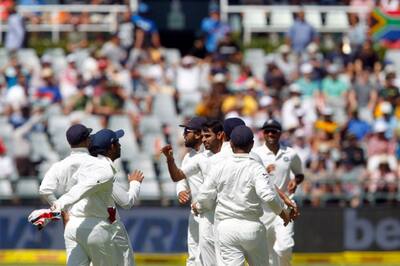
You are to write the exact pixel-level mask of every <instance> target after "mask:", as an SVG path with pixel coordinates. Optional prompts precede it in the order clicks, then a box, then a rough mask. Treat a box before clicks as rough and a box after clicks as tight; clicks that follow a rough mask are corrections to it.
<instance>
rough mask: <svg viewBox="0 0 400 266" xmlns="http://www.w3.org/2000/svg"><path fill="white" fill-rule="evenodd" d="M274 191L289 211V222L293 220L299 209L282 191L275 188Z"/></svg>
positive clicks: (298, 213)
mask: <svg viewBox="0 0 400 266" xmlns="http://www.w3.org/2000/svg"><path fill="white" fill-rule="evenodd" d="M275 190H276V192H277V193H278V195H279V197H280V198H281V199H282V200H283V202H284V203H285V205H286V206H287V207H288V208H289V209H290V217H291V220H294V219H295V218H297V217H298V216H299V215H300V211H299V207H297V204H296V203H295V202H294V201H292V200H291V199H290V198H289V197H288V196H287V195H286V194H285V193H284V192H283V191H282V190H280V189H279V188H278V187H277V186H275Z"/></svg>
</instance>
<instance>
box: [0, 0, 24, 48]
mask: <svg viewBox="0 0 400 266" xmlns="http://www.w3.org/2000/svg"><path fill="white" fill-rule="evenodd" d="M8 12H9V14H10V15H9V16H8V23H7V34H6V41H5V47H6V48H7V49H8V50H10V51H15V50H18V49H20V48H23V47H26V29H25V21H24V18H23V17H22V16H21V15H20V14H18V13H17V10H16V6H15V5H12V6H10V7H9V10H8Z"/></svg>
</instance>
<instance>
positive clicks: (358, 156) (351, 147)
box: [340, 134, 367, 166]
mask: <svg viewBox="0 0 400 266" xmlns="http://www.w3.org/2000/svg"><path fill="white" fill-rule="evenodd" d="M357 140H358V138H357V136H355V135H353V134H349V135H347V143H346V144H345V145H344V146H343V148H342V150H341V158H340V159H341V160H342V161H346V162H348V163H350V164H351V165H353V166H365V165H366V163H367V162H366V158H365V153H364V150H363V149H362V148H361V147H360V145H359V143H358V141H357Z"/></svg>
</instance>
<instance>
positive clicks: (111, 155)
mask: <svg viewBox="0 0 400 266" xmlns="http://www.w3.org/2000/svg"><path fill="white" fill-rule="evenodd" d="M122 136H123V131H122V130H120V131H116V132H113V131H111V130H108V129H103V130H100V131H99V132H97V133H96V134H95V135H93V137H92V145H93V146H94V149H95V150H96V151H97V153H100V154H103V156H102V155H99V158H96V157H92V156H90V155H89V154H87V155H86V157H85V158H81V159H85V160H84V161H82V162H81V165H80V167H79V169H78V170H77V171H76V173H75V174H74V175H73V176H72V177H71V179H73V180H75V182H77V184H75V185H74V186H73V187H72V188H71V189H70V190H69V191H68V192H67V193H66V194H64V195H63V196H62V197H61V198H60V199H58V200H56V201H54V202H53V207H52V208H53V209H56V210H69V213H70V221H69V222H68V223H67V225H66V228H65V232H64V237H65V243H66V249H67V264H68V265H89V262H90V261H91V262H92V263H93V265H94V266H96V265H134V261H133V252H132V247H131V244H130V241H129V237H128V234H127V232H126V230H125V227H124V226H123V224H122V223H121V222H120V221H119V219H118V215H117V213H116V211H115V205H114V202H115V203H117V204H118V205H120V206H121V207H125V208H129V207H132V206H133V204H134V202H135V200H136V199H137V197H138V193H139V188H140V182H141V181H142V179H143V174H142V173H141V172H138V171H136V172H134V174H133V175H131V176H129V180H130V181H133V182H130V188H129V191H128V192H126V191H125V190H124V188H122V187H120V186H119V185H118V184H116V183H114V175H115V172H116V171H115V168H114V166H113V164H112V161H113V160H115V159H117V158H119V156H120V144H119V143H118V139H119V138H120V137H122ZM82 156H83V155H82V154H81V157H82Z"/></svg>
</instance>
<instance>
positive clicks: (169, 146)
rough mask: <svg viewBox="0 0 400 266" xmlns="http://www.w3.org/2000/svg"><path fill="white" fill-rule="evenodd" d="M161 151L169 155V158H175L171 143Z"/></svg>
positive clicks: (166, 155)
mask: <svg viewBox="0 0 400 266" xmlns="http://www.w3.org/2000/svg"><path fill="white" fill-rule="evenodd" d="M161 152H162V153H163V154H164V155H165V157H167V159H170V158H174V153H173V151H172V146H171V145H169V144H168V145H166V146H164V147H163V148H162V149H161Z"/></svg>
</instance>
